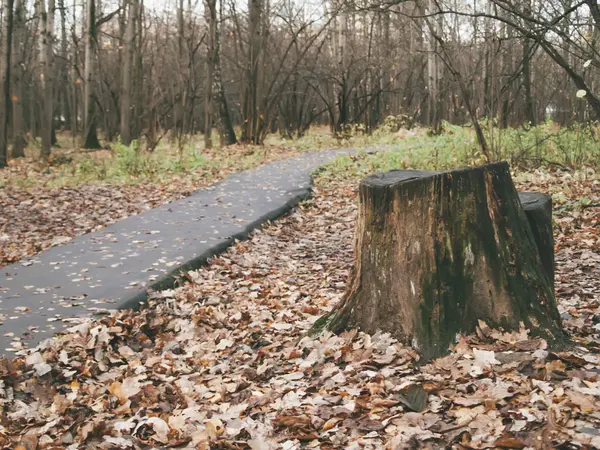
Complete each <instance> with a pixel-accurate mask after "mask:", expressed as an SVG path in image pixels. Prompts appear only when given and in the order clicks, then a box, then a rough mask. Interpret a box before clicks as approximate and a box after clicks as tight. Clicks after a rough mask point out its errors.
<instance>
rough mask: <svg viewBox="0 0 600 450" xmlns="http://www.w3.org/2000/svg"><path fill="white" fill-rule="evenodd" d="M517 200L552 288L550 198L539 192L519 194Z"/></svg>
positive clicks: (552, 239)
mask: <svg viewBox="0 0 600 450" xmlns="http://www.w3.org/2000/svg"><path fill="white" fill-rule="evenodd" d="M519 200H520V201H521V205H523V210H524V211H525V215H526V216H527V220H528V221H529V226H530V227H531V231H532V232H533V237H534V238H535V242H536V244H537V248H538V252H539V254H540V258H541V260H542V266H543V267H544V271H545V272H546V276H547V277H548V279H549V280H550V283H551V285H552V288H554V233H553V230H552V197H550V196H549V195H546V194H541V193H539V192H519Z"/></svg>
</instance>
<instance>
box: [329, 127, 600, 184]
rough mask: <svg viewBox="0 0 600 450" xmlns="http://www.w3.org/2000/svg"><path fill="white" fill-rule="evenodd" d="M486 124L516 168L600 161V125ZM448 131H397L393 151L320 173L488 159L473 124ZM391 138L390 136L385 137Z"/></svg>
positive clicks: (497, 155) (500, 154) (498, 153)
mask: <svg viewBox="0 0 600 450" xmlns="http://www.w3.org/2000/svg"><path fill="white" fill-rule="evenodd" d="M483 126H484V132H485V134H486V137H487V139H488V143H489V145H490V147H492V155H493V158H494V160H495V161H501V160H507V161H508V162H509V163H511V165H512V167H514V168H519V169H528V170H532V169H536V168H549V167H551V168H561V169H563V170H568V171H572V170H575V169H580V168H585V167H595V166H596V165H597V164H598V161H600V145H599V144H600V143H599V142H598V139H597V135H598V132H599V131H600V129H599V128H596V127H590V126H586V127H584V126H582V125H576V126H574V127H572V128H559V127H557V126H556V125H554V124H553V123H545V124H543V125H540V126H538V127H533V128H530V129H505V130H499V129H497V128H493V127H490V126H489V124H487V123H484V124H483ZM444 130H445V131H444V133H443V134H441V135H439V136H431V135H428V134H427V133H425V132H424V131H423V130H415V131H413V132H404V134H399V133H396V134H394V136H395V139H394V140H393V141H392V142H390V143H389V144H387V145H388V146H389V150H387V151H381V152H377V153H373V154H367V153H363V154H359V155H355V156H347V155H344V156H339V157H338V158H337V159H335V160H334V161H333V162H331V163H330V164H328V165H327V166H325V167H324V168H323V169H322V170H321V171H320V176H321V177H323V178H325V179H327V178H335V179H344V178H363V177H366V176H369V175H370V174H372V173H375V172H387V171H390V170H404V169H421V170H450V169H455V168H458V167H465V166H476V165H481V164H484V163H485V162H486V159H485V157H484V155H483V154H482V153H481V150H480V148H479V145H478V143H477V139H476V136H475V133H474V131H473V130H472V129H471V128H467V127H460V126H454V125H450V124H445V125H444ZM376 134H377V133H375V134H374V135H375V137H376ZM386 139H388V140H389V138H383V139H382V140H383V141H385V140H386Z"/></svg>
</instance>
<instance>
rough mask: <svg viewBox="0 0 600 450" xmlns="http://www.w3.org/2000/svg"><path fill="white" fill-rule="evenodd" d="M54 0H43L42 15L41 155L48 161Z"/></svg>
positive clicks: (52, 87)
mask: <svg viewBox="0 0 600 450" xmlns="http://www.w3.org/2000/svg"><path fill="white" fill-rule="evenodd" d="M54 5H55V4H54V0H48V3H47V4H46V2H45V1H44V0H42V1H41V11H40V12H41V16H40V66H41V72H40V79H41V82H42V91H43V95H44V96H43V102H42V104H43V106H42V120H41V123H42V127H41V132H42V149H41V153H40V157H41V159H42V160H44V161H47V160H48V158H49V157H50V152H51V150H52V128H53V119H54V48H53V43H54V42H53V41H54V11H55V8H54Z"/></svg>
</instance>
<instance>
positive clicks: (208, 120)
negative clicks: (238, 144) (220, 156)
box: [204, 0, 217, 148]
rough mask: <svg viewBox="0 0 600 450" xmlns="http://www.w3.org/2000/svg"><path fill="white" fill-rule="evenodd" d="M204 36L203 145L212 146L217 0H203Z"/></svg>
mask: <svg viewBox="0 0 600 450" xmlns="http://www.w3.org/2000/svg"><path fill="white" fill-rule="evenodd" d="M204 20H206V26H207V27H208V36H207V38H206V73H205V75H206V78H205V79H204V83H205V84H204V147H205V148H212V126H213V111H212V109H213V78H214V74H215V41H216V37H217V36H216V35H217V0H204Z"/></svg>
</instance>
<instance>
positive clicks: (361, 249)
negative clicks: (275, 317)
mask: <svg viewBox="0 0 600 450" xmlns="http://www.w3.org/2000/svg"><path fill="white" fill-rule="evenodd" d="M479 320H483V321H485V322H486V323H487V324H488V325H490V326H492V327H502V328H504V329H505V330H515V329H516V330H518V329H519V327H520V323H521V322H523V323H524V324H525V326H527V327H528V328H530V329H532V330H533V331H534V332H535V333H537V334H539V335H542V336H544V337H546V338H548V339H561V338H563V337H564V335H563V331H562V327H561V324H560V315H559V313H558V310H557V308H556V300H555V297H554V291H553V289H552V283H551V280H550V279H549V278H548V276H547V275H546V272H545V271H544V267H543V265H542V262H541V259H540V254H539V252H538V247H537V245H536V241H535V238H534V233H533V232H532V230H531V228H530V226H529V224H528V221H527V217H526V214H525V212H524V210H523V207H522V206H521V203H520V201H519V199H518V196H517V192H516V190H515V188H514V186H513V183H512V180H511V177H510V171H509V167H508V164H506V163H498V164H491V165H487V166H483V167H479V168H474V169H462V170H457V171H453V172H446V173H435V172H419V171H400V172H390V173H387V174H378V175H374V176H372V177H369V178H367V179H365V180H363V181H362V183H361V185H360V209H359V217H358V225H357V233H356V266H355V269H354V271H353V276H352V278H351V280H350V283H349V288H348V291H347V293H346V296H345V297H344V299H343V300H342V301H341V302H340V304H339V305H338V306H337V307H336V308H335V309H334V310H333V311H332V312H331V313H330V314H329V315H327V316H325V317H324V318H323V319H321V320H320V321H318V322H317V324H316V325H315V327H316V329H320V328H322V327H323V326H325V325H326V326H327V327H328V328H329V329H331V330H333V331H334V332H340V331H342V330H345V329H352V328H359V329H361V330H363V331H365V332H367V333H374V332H376V331H377V330H381V331H384V332H389V333H391V334H392V335H393V336H394V337H396V338H398V339H399V340H401V341H403V342H405V343H407V344H410V345H412V346H413V347H414V348H416V349H418V350H419V351H420V352H421V354H422V355H423V357H424V358H425V359H431V358H435V357H438V356H441V355H443V354H444V353H446V352H447V350H448V348H449V346H450V345H452V344H453V343H455V342H456V337H457V335H459V334H462V333H467V334H468V333H471V332H473V331H475V328H476V326H477V324H478V321H479Z"/></svg>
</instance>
